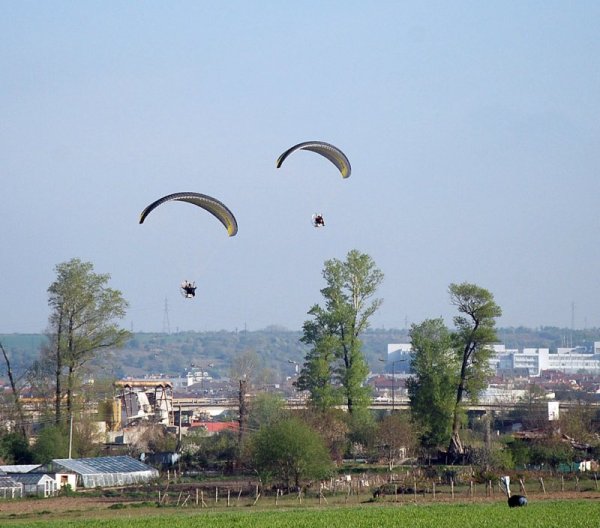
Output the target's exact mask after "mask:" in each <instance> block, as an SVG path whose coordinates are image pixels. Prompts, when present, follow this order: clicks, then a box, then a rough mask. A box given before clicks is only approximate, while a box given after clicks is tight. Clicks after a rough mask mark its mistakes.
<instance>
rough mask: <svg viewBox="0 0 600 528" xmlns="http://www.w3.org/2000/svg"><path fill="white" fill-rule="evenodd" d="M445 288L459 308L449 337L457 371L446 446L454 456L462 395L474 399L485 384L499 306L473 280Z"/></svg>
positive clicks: (457, 448)
mask: <svg viewBox="0 0 600 528" xmlns="http://www.w3.org/2000/svg"><path fill="white" fill-rule="evenodd" d="M448 291H449V293H450V302H451V303H452V304H453V305H454V306H456V308H457V309H458V312H459V315H457V316H455V317H454V325H455V328H456V329H455V331H454V332H453V335H452V338H453V341H454V349H455V351H456V354H457V358H458V361H459V363H460V371H459V378H458V385H457V386H456V399H455V404H454V412H453V419H452V435H451V438H450V445H449V447H448V453H449V454H450V455H451V456H455V457H456V456H459V455H462V454H463V453H464V447H463V444H462V441H461V439H460V426H461V416H462V405H463V399H464V397H465V396H469V397H470V398H471V400H476V399H477V396H478V395H479V393H480V392H481V391H482V390H483V389H485V387H486V386H487V382H488V380H489V377H490V375H491V370H490V365H489V359H490V356H491V355H492V352H493V350H492V344H493V343H495V342H497V341H498V337H497V335H496V328H495V326H496V318H498V317H500V316H501V315H502V310H501V308H500V306H498V305H497V304H496V302H495V301H494V296H493V295H492V294H491V293H490V292H489V291H488V290H486V289H484V288H481V287H479V286H477V285H475V284H469V283H467V282H463V283H461V284H451V285H450V287H449V290H448Z"/></svg>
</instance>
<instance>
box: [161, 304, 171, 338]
mask: <svg viewBox="0 0 600 528" xmlns="http://www.w3.org/2000/svg"><path fill="white" fill-rule="evenodd" d="M162 331H163V334H170V333H171V324H170V323H169V301H168V300H167V298H166V297H165V311H164V313H163V327H162Z"/></svg>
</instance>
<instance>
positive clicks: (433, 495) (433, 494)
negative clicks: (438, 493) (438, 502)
mask: <svg viewBox="0 0 600 528" xmlns="http://www.w3.org/2000/svg"><path fill="white" fill-rule="evenodd" d="M431 495H432V498H433V500H435V482H433V483H432V484H431Z"/></svg>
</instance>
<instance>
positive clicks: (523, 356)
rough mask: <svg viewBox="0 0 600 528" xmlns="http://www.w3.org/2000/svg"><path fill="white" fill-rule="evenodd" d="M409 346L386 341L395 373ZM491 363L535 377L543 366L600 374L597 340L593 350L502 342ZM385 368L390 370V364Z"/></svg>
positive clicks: (405, 362)
mask: <svg viewBox="0 0 600 528" xmlns="http://www.w3.org/2000/svg"><path fill="white" fill-rule="evenodd" d="M411 357H412V347H411V345H410V343H398V344H388V358H387V363H388V365H390V364H391V363H392V362H393V367H394V371H395V372H396V373H401V372H408V371H409V370H410V358H411ZM490 366H491V367H492V369H493V370H494V371H495V372H496V373H497V374H506V375H511V374H512V375H522V376H528V377H538V376H540V375H541V373H542V372H543V371H545V370H554V371H558V372H564V373H577V372H582V371H584V372H586V373H590V374H600V341H596V342H594V345H593V351H592V352H587V351H586V350H585V349H584V348H583V347H574V348H558V349H557V351H556V353H551V352H550V349H549V348H523V349H522V350H519V349H516V348H506V346H505V345H503V344H496V345H493V354H492V356H491V357H490ZM386 370H388V371H391V370H392V366H390V367H389V368H387V369H386Z"/></svg>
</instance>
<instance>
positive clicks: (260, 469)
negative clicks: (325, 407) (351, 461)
mask: <svg viewBox="0 0 600 528" xmlns="http://www.w3.org/2000/svg"><path fill="white" fill-rule="evenodd" d="M250 461H251V465H252V467H253V468H254V469H255V470H256V471H257V473H258V474H259V476H260V478H261V481H262V482H263V484H268V483H276V484H281V485H282V486H283V487H284V488H285V489H288V490H289V489H291V487H292V485H293V486H296V487H298V486H301V485H302V484H303V483H304V482H305V481H307V480H313V479H322V478H326V477H327V476H329V475H330V474H331V472H332V470H333V463H332V462H331V459H330V458H329V452H328V451H327V448H326V447H325V443H324V441H323V439H322V438H321V437H320V436H319V434H318V433H316V432H315V431H313V430H312V429H311V428H310V427H309V426H308V425H306V424H305V423H304V422H302V421H301V420H299V419H298V418H295V417H290V418H286V419H284V420H280V421H278V422H276V423H274V424H272V425H268V426H266V427H263V428H261V429H260V431H259V432H258V433H255V435H254V436H253V437H252V439H251V443H250Z"/></svg>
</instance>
